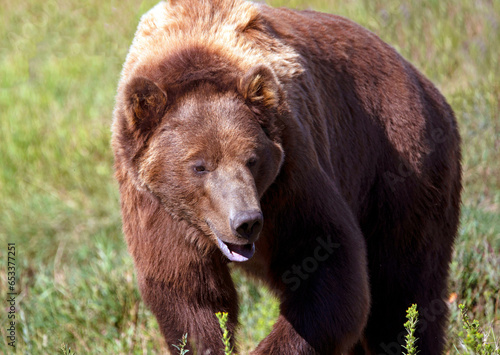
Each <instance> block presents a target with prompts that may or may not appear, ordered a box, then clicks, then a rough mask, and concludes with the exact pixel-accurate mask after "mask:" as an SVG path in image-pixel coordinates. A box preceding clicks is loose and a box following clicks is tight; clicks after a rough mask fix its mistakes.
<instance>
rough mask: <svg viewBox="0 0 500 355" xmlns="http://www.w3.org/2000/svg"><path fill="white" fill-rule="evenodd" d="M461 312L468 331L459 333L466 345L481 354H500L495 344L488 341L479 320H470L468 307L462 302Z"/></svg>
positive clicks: (474, 352) (475, 352)
mask: <svg viewBox="0 0 500 355" xmlns="http://www.w3.org/2000/svg"><path fill="white" fill-rule="evenodd" d="M459 308H460V313H461V314H462V320H463V328H464V331H465V332H466V333H467V334H465V333H464V332H463V331H462V332H460V333H459V336H460V337H461V338H462V340H463V342H464V344H465V346H466V347H467V349H468V350H470V351H471V352H472V354H479V355H492V354H498V351H496V352H494V351H495V350H494V349H493V346H492V345H491V344H489V343H488V342H487V337H485V336H484V334H483V333H482V332H481V331H480V330H479V322H478V321H477V320H474V321H472V323H471V321H470V319H469V315H468V314H467V309H466V307H465V305H463V304H461V305H460V306H459Z"/></svg>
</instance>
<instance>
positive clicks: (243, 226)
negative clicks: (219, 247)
mask: <svg viewBox="0 0 500 355" xmlns="http://www.w3.org/2000/svg"><path fill="white" fill-rule="evenodd" d="M230 224H231V230H232V232H233V233H234V235H236V236H238V237H241V238H245V239H247V240H248V242H249V243H254V242H255V241H256V240H257V238H258V237H259V233H260V232H261V230H262V226H263V224H264V218H263V216H262V212H261V211H260V210H249V211H239V212H237V213H236V214H235V215H234V217H232V218H231V219H230Z"/></svg>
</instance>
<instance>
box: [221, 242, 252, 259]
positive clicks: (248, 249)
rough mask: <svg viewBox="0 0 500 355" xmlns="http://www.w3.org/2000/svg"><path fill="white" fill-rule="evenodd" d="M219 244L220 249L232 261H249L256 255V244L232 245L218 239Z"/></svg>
mask: <svg viewBox="0 0 500 355" xmlns="http://www.w3.org/2000/svg"><path fill="white" fill-rule="evenodd" d="M217 243H219V249H220V250H221V251H222V253H223V254H224V255H225V256H226V257H227V258H228V259H229V260H231V261H237V262H242V261H247V260H248V259H250V258H251V257H252V256H253V254H254V253H255V244H253V243H252V244H245V245H239V244H231V243H226V242H223V241H222V240H221V239H220V238H217Z"/></svg>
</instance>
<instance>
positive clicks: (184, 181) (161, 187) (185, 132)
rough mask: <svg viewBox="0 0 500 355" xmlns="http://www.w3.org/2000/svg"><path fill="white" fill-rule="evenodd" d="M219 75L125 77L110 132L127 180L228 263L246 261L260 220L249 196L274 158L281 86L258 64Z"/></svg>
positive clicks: (270, 175)
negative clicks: (114, 131)
mask: <svg viewBox="0 0 500 355" xmlns="http://www.w3.org/2000/svg"><path fill="white" fill-rule="evenodd" d="M223 72H224V71H222V72H221V73H219V74H214V72H213V71H212V72H210V71H206V75H194V74H192V73H193V70H191V77H188V78H186V77H184V79H182V80H180V79H179V78H175V82H172V80H170V81H171V82H170V83H168V80H167V79H164V78H165V77H166V76H165V77H163V79H162V78H161V77H158V76H157V77H155V78H154V79H150V78H147V77H145V76H136V77H134V78H132V79H131V80H129V81H128V83H127V84H126V86H125V89H124V90H123V93H124V96H123V99H122V100H123V101H122V102H124V105H123V106H125V107H124V110H122V115H121V116H122V121H123V123H122V124H121V127H122V128H121V130H122V132H121V134H120V137H121V140H123V141H124V142H123V143H122V146H127V147H128V148H126V149H125V148H122V151H123V152H125V154H128V155H129V157H128V160H129V163H128V164H127V165H128V166H129V169H131V170H133V171H131V172H130V174H129V176H133V177H134V179H136V181H135V184H136V186H138V187H139V188H143V189H145V190H147V191H149V192H150V193H152V194H154V195H155V196H157V197H158V198H159V200H160V201H161V203H162V204H163V205H164V206H165V208H166V209H167V210H168V211H169V213H171V214H172V215H173V216H175V217H178V218H181V219H184V220H187V221H188V222H189V223H191V224H192V225H194V226H196V227H197V228H198V229H199V230H200V231H201V232H202V234H203V235H204V236H206V238H207V240H211V242H210V243H211V245H212V246H218V248H219V249H220V250H221V251H222V253H223V254H224V255H225V256H226V257H227V258H228V259H229V260H232V261H246V260H248V259H249V258H250V257H251V256H252V255H253V253H254V249H255V247H254V242H255V241H256V240H257V238H258V237H259V233H260V231H261V230H262V226H263V222H264V221H263V215H262V211H261V207H260V203H259V201H260V199H261V197H262V195H263V194H264V192H265V191H266V189H267V188H268V187H269V186H270V185H271V183H272V182H273V181H274V179H275V178H276V176H277V174H278V172H279V170H280V167H281V164H282V162H283V157H284V153H283V149H282V146H281V143H280V138H279V136H280V129H279V128H278V124H277V120H276V118H277V115H278V111H279V102H280V101H281V97H282V92H281V90H280V88H279V84H278V82H277V80H276V77H275V75H274V73H273V72H272V70H271V69H270V68H268V67H266V66H263V65H258V66H256V67H254V68H252V69H250V70H249V71H248V72H246V73H244V74H240V75H236V74H234V73H233V75H229V74H227V70H226V71H225V74H224V73H223ZM198 74H199V73H198ZM150 77H151V76H150ZM170 79H172V76H170ZM127 149H128V152H127Z"/></svg>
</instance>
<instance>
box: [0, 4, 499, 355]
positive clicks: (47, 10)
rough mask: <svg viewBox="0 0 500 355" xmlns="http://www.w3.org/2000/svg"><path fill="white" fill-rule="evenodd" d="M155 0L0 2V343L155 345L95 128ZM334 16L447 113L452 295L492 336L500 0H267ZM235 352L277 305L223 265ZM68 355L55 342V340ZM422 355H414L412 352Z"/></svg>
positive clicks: (142, 349)
mask: <svg viewBox="0 0 500 355" xmlns="http://www.w3.org/2000/svg"><path fill="white" fill-rule="evenodd" d="M155 2H156V1H155V0H147V1H142V2H141V1H130V0H122V1H117V0H110V1H98V0H78V1H76V0H67V1H62V0H47V1H41V0H21V1H3V2H2V11H1V12H0V34H1V35H0V201H1V204H0V206H1V207H0V265H1V266H0V291H1V297H0V298H1V299H2V301H1V302H2V303H1V307H0V309H1V310H2V311H1V313H0V336H1V339H0V353H2V354H3V353H7V354H8V353H18V354H58V353H63V350H61V349H60V348H61V344H65V346H66V348H69V347H70V348H71V353H73V352H74V353H76V354H162V353H164V352H165V350H164V344H163V339H162V337H161V335H160V333H159V330H158V326H157V324H156V320H155V319H154V317H153V316H152V315H151V313H150V312H149V311H148V310H147V309H146V308H145V306H144V304H143V303H142V301H141V299H140V296H139V292H138V290H137V287H136V281H135V276H134V272H133V265H132V260H131V258H130V256H129V255H128V253H127V249H126V246H125V242H124V241H123V236H122V232H121V221H120V210H119V195H118V190H117V184H116V182H115V181H114V179H113V169H112V162H113V157H112V152H111V149H110V143H109V141H110V124H111V117H112V109H113V105H114V95H115V90H116V84H117V81H118V77H119V73H120V70H121V65H122V63H123V61H124V59H125V55H126V53H127V50H128V46H129V45H130V43H131V41H132V38H133V34H134V31H135V28H136V25H137V23H138V20H139V18H140V16H141V14H143V13H144V12H145V11H146V10H147V9H149V8H150V7H152V6H153V5H154V4H155ZM269 3H270V4H272V5H273V6H288V7H297V8H313V9H316V10H321V11H326V12H332V13H336V14H339V15H343V16H346V17H348V18H351V19H352V20H354V21H356V22H358V23H360V24H362V25H363V26H365V27H367V28H368V29H370V30H372V31H374V32H375V33H376V34H378V35H379V36H380V37H381V38H382V39H384V40H385V41H386V42H388V43H390V44H391V45H393V46H394V47H395V48H396V49H397V50H398V51H399V52H400V53H402V55H403V56H405V57H406V58H408V59H409V60H410V61H411V62H412V63H414V64H415V65H416V66H417V67H418V68H419V69H420V70H421V71H422V72H423V73H425V74H426V75H427V76H428V77H429V78H430V79H431V80H432V81H433V82H434V83H435V84H436V85H437V86H438V87H439V88H440V89H441V90H442V92H443V93H444V95H445V96H446V97H447V99H448V101H449V102H450V104H451V105H452V107H453V108H454V110H455V112H456V115H457V118H458V121H459V124H460V131H461V134H462V138H463V167H464V192H463V209H462V220H461V227H460V232H459V235H458V238H457V242H456V247H455V255H454V261H453V263H452V265H451V279H450V308H451V321H450V325H449V346H448V353H449V354H468V352H467V351H465V350H464V348H463V344H462V342H461V340H460V338H459V337H458V333H459V332H460V331H461V330H462V323H461V320H460V316H459V309H458V304H459V303H464V304H465V305H466V306H467V308H468V310H469V316H470V317H471V318H473V319H477V320H478V321H479V322H480V324H481V329H482V330H483V331H484V333H485V334H486V335H488V336H489V341H491V342H494V343H496V344H497V346H498V344H499V343H500V256H499V255H500V153H499V152H500V1H496V0H441V1H438V0H429V1H409V0H405V1H401V2H400V1H397V0H384V1H382V0H309V1H305V0H289V1H286V0H283V1H279V0H275V1H269ZM7 243H15V246H16V268H17V270H16V272H17V284H16V291H17V292H18V293H19V294H18V295H17V297H16V308H17V309H16V322H17V333H16V345H17V346H16V349H15V350H13V349H12V348H11V347H9V346H8V345H7V335H8V331H7V328H8V322H9V319H8V318H7V317H8V308H9V305H8V303H7V301H6V299H7V298H6V294H7V292H9V291H8V288H7ZM235 279H236V282H237V284H238V290H239V294H240V303H241V312H240V319H241V327H240V331H239V335H238V339H239V344H240V349H241V352H242V353H243V354H244V353H248V351H250V349H252V348H253V347H255V346H256V344H257V343H258V342H259V341H260V340H261V339H262V338H263V337H265V335H266V334H267V333H268V332H269V330H270V329H271V326H272V324H273V322H274V320H275V319H276V317H277V314H278V304H277V302H276V300H275V299H273V298H272V297H271V296H270V295H269V293H268V292H267V291H266V290H265V289H264V288H262V287H261V286H259V285H255V284H253V283H251V282H249V281H248V280H246V279H245V278H244V277H243V276H241V275H239V274H236V275H235ZM65 352H66V353H69V350H65ZM422 355H425V354H422Z"/></svg>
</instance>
